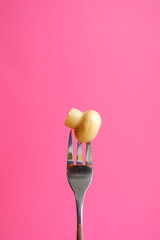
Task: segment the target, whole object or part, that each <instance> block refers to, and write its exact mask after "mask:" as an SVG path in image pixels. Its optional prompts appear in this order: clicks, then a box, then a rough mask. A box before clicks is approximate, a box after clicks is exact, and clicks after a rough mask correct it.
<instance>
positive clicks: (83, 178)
mask: <svg viewBox="0 0 160 240" xmlns="http://www.w3.org/2000/svg"><path fill="white" fill-rule="evenodd" d="M67 178H68V182H69V184H70V186H71V188H72V190H73V192H74V195H75V200H76V209H77V240H83V239H84V238H83V222H82V220H83V218H82V214H83V200H84V195H85V192H86V190H87V188H88V186H89V185H90V183H91V179H92V155H91V144H90V143H87V144H86V159H85V163H84V164H83V159H82V146H81V143H79V142H78V146H77V160H76V164H74V158H73V146H72V130H71V131H70V134H69V142H68V159H67Z"/></svg>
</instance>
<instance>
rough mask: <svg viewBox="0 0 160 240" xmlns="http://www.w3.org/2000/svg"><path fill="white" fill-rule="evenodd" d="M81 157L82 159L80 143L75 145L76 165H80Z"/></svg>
mask: <svg viewBox="0 0 160 240" xmlns="http://www.w3.org/2000/svg"><path fill="white" fill-rule="evenodd" d="M82 161H83V157H82V145H81V143H80V142H78V144H77V164H82Z"/></svg>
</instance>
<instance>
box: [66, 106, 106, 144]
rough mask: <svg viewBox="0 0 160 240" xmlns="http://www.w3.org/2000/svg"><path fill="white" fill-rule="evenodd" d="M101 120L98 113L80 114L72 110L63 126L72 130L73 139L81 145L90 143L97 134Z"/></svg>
mask: <svg viewBox="0 0 160 240" xmlns="http://www.w3.org/2000/svg"><path fill="white" fill-rule="evenodd" d="M101 123H102V120H101V116H100V115H99V113H98V112H96V111H94V110H88V111H86V112H81V111H80V110H78V109H75V108H72V109H71V110H70V111H69V113H68V115H67V118H66V120H65V126H67V127H69V128H71V129H74V132H75V137H76V138H77V139H78V141H79V142H81V143H88V142H91V141H92V140H93V139H94V138H95V137H96V136H97V134H98V132H99V129H100V126H101Z"/></svg>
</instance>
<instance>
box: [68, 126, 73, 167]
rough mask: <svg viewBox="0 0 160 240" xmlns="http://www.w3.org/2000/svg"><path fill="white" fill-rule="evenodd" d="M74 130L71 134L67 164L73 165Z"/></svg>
mask: <svg viewBox="0 0 160 240" xmlns="http://www.w3.org/2000/svg"><path fill="white" fill-rule="evenodd" d="M73 163H74V161H73V146H72V130H70V133H69V140H68V157H67V164H73Z"/></svg>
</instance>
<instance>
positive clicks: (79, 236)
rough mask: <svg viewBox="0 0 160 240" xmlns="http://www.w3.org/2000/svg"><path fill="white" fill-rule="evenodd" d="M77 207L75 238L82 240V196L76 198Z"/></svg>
mask: <svg viewBox="0 0 160 240" xmlns="http://www.w3.org/2000/svg"><path fill="white" fill-rule="evenodd" d="M76 208H77V240H83V221H82V220H83V216H82V213H83V198H76Z"/></svg>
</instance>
